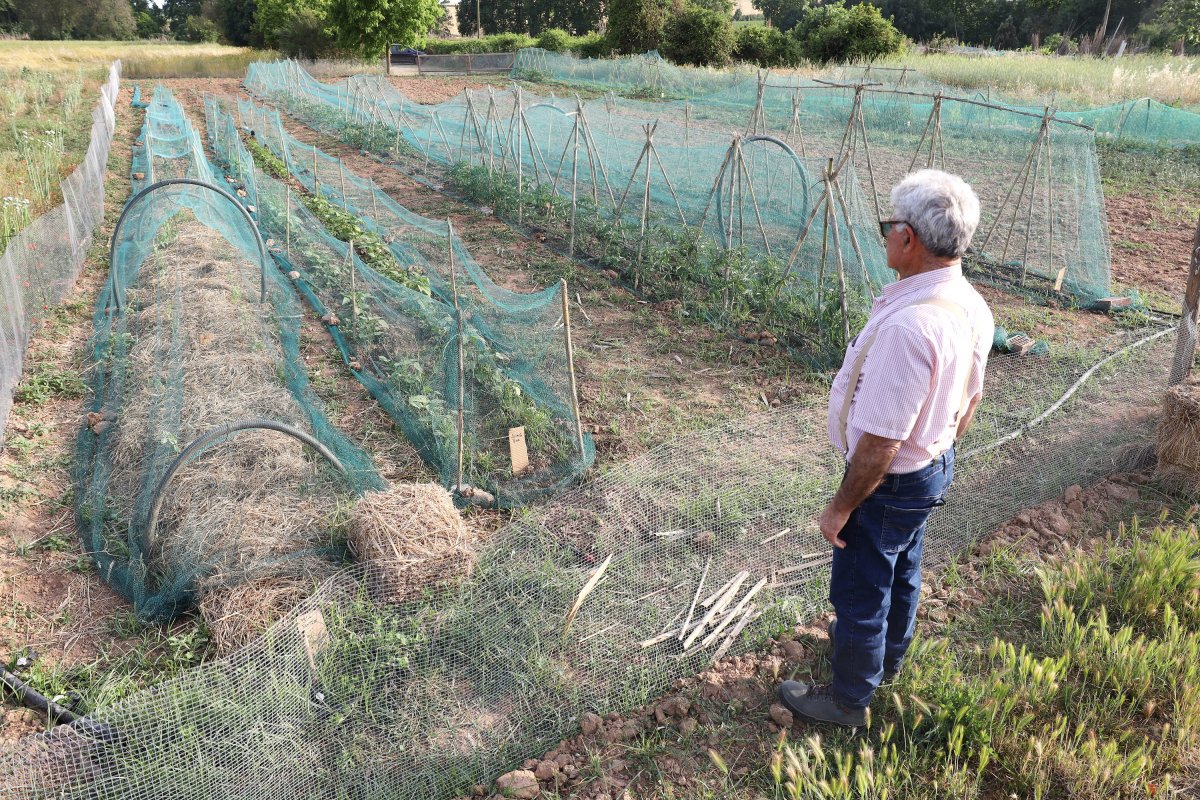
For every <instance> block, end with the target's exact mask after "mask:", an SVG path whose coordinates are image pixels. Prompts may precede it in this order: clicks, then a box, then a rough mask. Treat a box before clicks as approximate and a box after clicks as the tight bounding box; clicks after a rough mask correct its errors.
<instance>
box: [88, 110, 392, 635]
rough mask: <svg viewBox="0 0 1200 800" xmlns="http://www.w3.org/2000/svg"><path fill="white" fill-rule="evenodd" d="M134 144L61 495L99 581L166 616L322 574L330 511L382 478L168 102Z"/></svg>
mask: <svg viewBox="0 0 1200 800" xmlns="http://www.w3.org/2000/svg"><path fill="white" fill-rule="evenodd" d="M139 142H140V144H139V145H138V148H137V149H138V153H136V154H135V157H134V170H135V175H134V178H135V180H134V185H135V187H141V188H139V189H138V191H137V192H136V193H135V195H134V197H133V199H131V201H130V202H129V204H128V205H127V206H126V208H125V210H124V212H123V214H122V216H121V218H120V220H119V223H118V225H117V227H116V229H115V231H114V237H113V244H112V251H111V271H110V275H109V281H108V284H107V285H106V286H105V288H104V289H103V291H102V292H101V294H100V297H99V299H98V301H97V306H96V312H95V316H94V323H95V332H94V334H93V337H92V340H91V343H90V355H91V362H92V366H91V371H90V374H91V376H92V391H93V398H92V401H91V403H90V405H89V407H88V414H87V426H86V427H85V428H83V429H82V430H81V432H80V434H79V439H78V446H77V449H76V454H75V466H74V470H75V482H76V487H77V488H76V495H75V497H76V510H77V514H78V525H79V530H80V533H81V536H82V538H83V544H84V549H85V552H87V553H89V554H90V555H91V556H92V557H93V558H94V560H95V564H96V567H97V569H98V570H99V572H100V575H101V576H102V577H103V578H104V579H105V581H107V582H108V583H109V584H111V585H112V586H113V587H115V588H116V589H118V590H119V591H120V592H121V593H122V594H123V595H125V596H126V597H128V598H129V599H130V600H131V601H132V603H133V604H134V608H135V609H136V611H137V613H138V614H139V616H141V617H143V618H145V619H148V620H168V619H171V618H173V617H174V616H175V615H176V614H178V613H179V612H180V611H182V610H183V609H185V608H187V607H189V606H190V605H192V604H193V603H194V601H195V598H196V595H197V593H202V592H205V591H210V592H211V591H221V590H224V589H227V588H228V587H230V586H234V585H238V584H242V583H245V582H247V581H250V580H257V579H262V578H264V577H267V576H270V575H303V576H307V577H309V578H311V580H312V581H313V582H314V583H315V582H319V581H320V580H321V579H323V578H325V577H328V576H329V575H330V574H332V573H333V572H334V571H335V570H336V569H337V568H338V567H339V566H340V565H341V562H342V561H343V559H344V552H343V550H344V547H343V546H342V545H340V544H339V542H338V537H337V535H336V526H335V521H334V517H335V512H336V510H337V509H338V507H339V505H340V504H343V503H345V502H346V501H347V500H348V499H350V498H353V497H354V496H355V495H357V494H359V493H361V492H363V491H366V490H370V489H381V488H383V483H382V480H381V479H380V477H379V476H378V474H377V473H376V471H375V469H374V467H373V465H372V463H371V460H370V458H369V457H368V456H367V455H366V454H365V453H364V452H362V451H361V450H360V449H359V448H358V447H357V446H355V445H354V444H352V443H351V442H350V441H348V440H347V439H346V438H345V437H344V436H342V435H341V434H340V433H338V432H337V431H336V430H335V429H334V427H333V426H332V425H331V424H330V422H329V420H328V418H327V417H326V414H325V412H324V410H323V408H322V406H321V403H320V402H319V401H318V399H317V398H316V396H315V395H314V394H313V392H312V391H311V390H310V388H309V387H308V384H307V377H306V374H305V371H304V367H303V365H302V363H301V361H300V353H299V321H300V319H301V314H302V312H303V307H302V305H301V304H300V302H299V298H298V296H297V295H296V293H295V291H294V289H293V288H292V287H291V286H290V285H289V283H288V282H287V281H286V280H285V279H283V277H282V276H281V275H280V273H279V271H278V269H276V268H275V266H274V264H273V263H272V262H271V261H270V259H269V258H266V251H265V249H264V248H263V247H262V242H261V240H260V238H259V235H258V231H257V229H256V227H255V225H254V223H253V221H252V220H251V218H250V216H249V213H248V212H247V210H246V209H245V208H244V207H243V206H242V204H241V203H240V202H239V200H238V199H237V198H236V197H235V196H234V195H233V194H231V193H230V192H228V191H226V190H225V189H224V188H221V186H222V185H224V181H220V184H221V185H218V182H217V176H216V174H215V173H214V172H213V171H212V170H211V168H210V167H209V166H208V162H207V160H206V159H205V158H204V153H203V151H202V150H197V149H196V148H197V146H198V145H199V139H198V138H196V136H195V133H194V131H193V130H192V129H191V127H190V125H189V124H188V123H187V120H186V119H185V118H184V116H183V114H182V111H181V110H180V108H179V106H178V104H177V103H176V102H175V101H174V99H173V98H172V97H171V96H170V95H169V93H167V92H165V91H159V92H156V93H155V96H154V98H153V99H152V101H151V102H150V104H149V108H148V109H147V112H146V124H145V126H144V128H143V130H142V134H141V138H140V139H139ZM152 177H153V178H156V179H158V180H157V181H155V182H153V183H151V182H150V181H151V178H152ZM236 423H242V424H243V427H235V428H232V429H230V428H227V427H226V426H231V425H234V424H236ZM247 423H252V424H247ZM281 431H283V432H281ZM206 436H207V437H209V438H207V439H206V438H203V437H206ZM298 439H299V440H300V441H298ZM197 440H200V443H199V444H198V445H196V446H194V447H192V448H189V445H192V443H194V442H196V441H197ZM304 445H308V447H305V446H304Z"/></svg>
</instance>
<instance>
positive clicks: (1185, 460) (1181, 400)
mask: <svg viewBox="0 0 1200 800" xmlns="http://www.w3.org/2000/svg"><path fill="white" fill-rule="evenodd" d="M1155 477H1157V478H1158V479H1159V480H1161V481H1162V482H1163V483H1165V484H1166V485H1168V486H1169V487H1171V488H1172V489H1174V490H1175V491H1179V492H1183V493H1186V494H1189V495H1192V496H1195V495H1200V381H1197V380H1196V379H1192V380H1189V381H1188V382H1187V383H1181V384H1179V385H1178V386H1172V387H1171V388H1170V389H1168V390H1167V392H1166V394H1165V395H1163V413H1162V420H1161V421H1160V422H1159V424H1158V467H1157V468H1156V469H1155Z"/></svg>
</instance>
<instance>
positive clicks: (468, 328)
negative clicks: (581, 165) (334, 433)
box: [206, 98, 595, 506]
mask: <svg viewBox="0 0 1200 800" xmlns="http://www.w3.org/2000/svg"><path fill="white" fill-rule="evenodd" d="M242 110H243V112H244V113H245V114H246V115H247V118H246V122H247V123H248V124H251V123H253V124H254V125H255V127H254V128H253V130H254V131H255V135H256V136H257V137H259V139H260V140H261V141H263V142H265V143H266V144H267V145H268V146H270V147H271V148H272V149H273V150H274V151H275V152H276V153H277V154H278V156H279V158H281V159H282V160H283V163H284V164H285V165H286V167H287V169H289V170H294V172H291V174H292V175H294V176H295V178H296V180H297V181H299V183H300V186H301V187H302V188H299V189H297V190H293V189H292V188H291V186H290V185H289V184H288V183H286V182H285V181H281V180H279V179H277V178H275V177H273V176H271V175H269V174H267V173H266V172H264V171H263V170H261V169H259V168H258V167H256V166H255V164H254V161H253V158H252V157H251V155H250V153H249V152H248V150H247V149H246V147H245V145H244V144H243V143H242V141H241V138H240V128H239V126H238V125H237V124H236V123H235V122H234V119H233V117H232V116H231V115H230V114H229V113H227V112H225V111H223V110H222V109H221V108H220V106H219V104H218V103H217V102H216V101H215V100H214V99H212V98H210V99H209V101H208V103H207V106H206V111H207V116H208V128H209V135H210V141H211V144H212V147H213V150H214V152H215V153H216V155H217V158H218V159H219V160H220V161H221V162H222V163H223V164H226V165H228V166H229V168H230V171H231V173H232V174H233V175H235V176H237V179H238V180H239V181H241V182H243V183H244V185H245V186H246V187H247V192H248V194H249V197H250V198H252V199H253V200H254V201H255V202H256V203H257V206H256V207H257V209H258V219H259V224H260V225H261V226H262V227H263V229H264V230H265V231H267V234H268V236H270V237H272V239H273V241H275V242H276V243H277V244H276V246H275V247H274V248H273V250H274V253H273V255H274V257H275V259H276V260H277V261H279V262H280V264H281V265H282V266H283V268H284V269H286V270H287V271H288V272H289V274H291V275H292V276H293V277H292V279H293V280H294V281H295V284H296V286H297V287H298V288H299V289H300V291H301V292H302V293H303V294H304V296H305V297H306V299H307V300H308V302H309V304H310V305H312V306H313V307H314V308H315V309H317V311H318V313H319V314H320V315H321V316H322V319H324V320H325V321H326V322H327V323H328V324H329V327H330V331H331V333H332V335H333V338H334V342H335V344H336V345H337V347H338V348H339V350H340V351H341V353H342V355H343V357H344V358H345V360H346V362H347V364H348V365H349V366H350V369H351V371H352V372H353V373H354V374H355V376H356V377H357V378H358V379H359V380H360V381H361V382H362V383H363V384H364V385H365V386H366V387H367V389H368V390H369V391H370V392H371V394H372V396H373V397H374V398H375V399H376V400H377V401H378V402H379V403H380V405H381V406H382V407H383V408H384V410H385V411H387V413H388V414H389V416H390V417H391V418H392V419H393V420H395V422H396V423H397V425H399V426H400V428H401V429H402V430H403V431H404V434H405V437H406V438H407V439H408V440H409V442H411V443H412V444H413V445H414V446H415V447H416V448H417V450H418V451H419V452H420V453H421V455H422V456H423V457H424V459H425V461H426V462H427V463H428V464H429V465H430V466H431V467H432V468H433V469H434V470H436V471H437V472H438V474H439V475H440V476H441V479H442V482H443V483H444V485H446V486H448V487H458V490H459V493H460V494H466V495H469V494H470V492H472V491H474V490H477V489H482V490H484V491H486V492H487V493H488V494H490V495H493V496H494V497H495V499H496V502H498V503H499V504H500V505H504V506H515V505H521V504H524V503H527V502H529V501H531V500H534V499H538V498H544V497H547V496H549V495H551V494H553V493H554V492H556V491H559V490H561V489H562V488H563V487H565V486H567V485H569V484H570V483H572V482H573V481H576V480H577V479H578V478H579V476H580V475H582V474H583V472H584V471H585V470H586V469H587V468H588V466H590V464H591V463H592V461H593V459H594V457H595V448H594V445H593V443H592V437H591V435H590V434H586V433H584V432H583V430H582V428H581V426H580V422H579V416H578V405H577V400H576V394H575V386H574V383H573V381H574V377H573V369H572V363H571V355H570V339H569V336H570V334H569V324H570V323H569V313H570V312H569V309H568V305H567V294H566V292H567V289H566V285H565V283H560V284H558V285H555V286H552V287H551V288H549V289H546V290H543V291H541V292H536V293H531V294H519V293H516V292H511V291H508V290H506V289H504V288H502V287H500V286H498V285H497V284H496V283H495V282H493V281H492V280H491V279H490V278H489V277H488V275H487V274H486V273H485V272H484V271H483V269H482V268H481V267H480V266H479V265H478V264H477V263H476V262H475V260H474V259H473V258H472V257H471V255H470V253H469V252H468V251H467V249H466V247H465V246H464V245H463V243H462V241H461V240H460V239H459V238H458V236H457V235H456V234H454V232H453V230H452V226H451V225H450V224H449V222H448V221H447V220H430V219H426V218H424V217H421V216H419V215H416V214H413V213H412V212H410V211H408V210H407V209H405V208H404V207H403V206H401V205H399V204H398V203H397V202H396V201H395V200H393V199H392V198H391V197H389V196H388V195H386V194H385V193H383V192H382V191H380V190H379V189H378V188H377V187H375V186H374V185H373V184H372V183H371V182H370V181H368V180H365V179H363V178H360V177H358V176H356V175H354V174H352V173H350V172H349V171H348V170H346V169H345V168H344V166H343V165H342V164H341V163H340V162H339V161H337V160H336V159H333V158H330V157H329V156H327V155H326V154H324V153H322V152H320V151H319V150H318V149H317V148H315V147H311V146H306V145H301V144H300V143H298V142H296V141H295V140H293V139H291V138H290V137H287V136H286V135H285V134H284V133H283V131H282V127H281V125H280V124H279V120H278V118H277V117H272V116H270V115H266V114H265V112H261V110H256V109H254V108H253V107H251V106H243V109H242ZM314 203H318V204H319V203H325V204H332V206H333V207H334V208H336V209H340V210H341V211H342V212H344V213H347V214H350V215H352V217H353V219H355V220H356V221H355V223H354V227H353V228H352V229H351V230H350V231H349V232H348V233H344V234H343V235H345V236H347V239H348V240H347V241H342V240H340V239H337V238H334V237H333V236H332V235H330V233H329V232H328V231H327V229H326V227H325V226H324V225H323V224H322V222H321V221H320V220H319V219H318V218H317V217H316V215H315V214H314V213H313V211H311V210H310V206H311V205H312V204H314ZM356 235H357V236H358V237H359V240H358V243H357V244H358V247H352V244H354V241H353V240H354V237H355V236H356ZM368 237H371V238H372V239H373V242H374V244H373V245H369V240H368ZM367 246H374V247H375V248H378V249H377V250H376V251H374V253H373V254H374V255H375V256H379V255H381V253H380V252H379V249H381V250H382V251H383V253H382V255H383V258H374V259H373V261H372V263H371V264H368V263H366V262H365V261H364V259H363V253H364V251H365V250H366V247H367ZM360 248H361V249H360ZM460 410H461V411H462V413H461V415H460V414H459V411H460ZM514 430H519V431H520V432H521V435H522V436H523V438H524V442H525V449H526V452H527V454H528V466H527V467H526V468H525V469H519V468H518V467H517V466H516V465H515V464H514V462H513V461H512V458H513V455H512V452H511V450H510V432H512V431H514ZM460 431H461V436H460V435H459V432H460Z"/></svg>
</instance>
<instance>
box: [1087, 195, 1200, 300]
mask: <svg viewBox="0 0 1200 800" xmlns="http://www.w3.org/2000/svg"><path fill="white" fill-rule="evenodd" d="M1105 205H1106V208H1107V210H1108V229H1109V235H1110V237H1111V240H1112V245H1113V248H1112V249H1113V254H1112V277H1113V283H1114V284H1117V285H1119V286H1125V287H1137V288H1138V289H1142V290H1146V289H1150V290H1153V291H1156V292H1160V293H1162V294H1164V295H1166V296H1167V297H1169V298H1172V299H1174V300H1179V299H1181V298H1182V296H1183V287H1184V284H1185V283H1187V273H1188V262H1189V259H1190V257H1191V252H1192V237H1193V235H1194V231H1195V224H1196V219H1195V218H1194V216H1193V214H1192V213H1189V210H1190V209H1195V208H1200V194H1198V195H1194V196H1188V194H1187V193H1183V194H1178V195H1175V194H1172V195H1170V200H1169V201H1168V200H1165V199H1164V197H1163V196H1145V195H1142V194H1125V195H1116V196H1109V197H1108V198H1106V200H1105ZM1172 310H1174V309H1172Z"/></svg>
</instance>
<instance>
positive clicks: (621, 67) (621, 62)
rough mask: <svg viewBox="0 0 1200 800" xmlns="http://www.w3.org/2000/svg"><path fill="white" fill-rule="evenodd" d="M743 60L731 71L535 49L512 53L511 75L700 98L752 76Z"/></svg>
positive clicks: (653, 55)
mask: <svg viewBox="0 0 1200 800" xmlns="http://www.w3.org/2000/svg"><path fill="white" fill-rule="evenodd" d="M757 74H758V70H757V69H756V68H754V67H751V66H749V65H746V64H739V65H737V66H735V67H733V68H731V69H715V68H710V67H681V66H678V65H676V64H673V63H671V62H670V61H667V60H666V59H665V58H663V57H662V56H661V55H659V53H658V51H657V50H651V51H650V52H648V53H643V54H642V55H632V56H621V57H619V58H575V57H574V56H571V55H569V54H567V53H554V52H551V51H549V50H542V49H541V48H538V47H526V48H523V49H521V50H518V51H517V57H516V60H515V61H514V62H513V67H512V72H511V75H512V77H513V78H515V79H516V80H524V81H531V82H534V83H547V82H558V83H565V84H568V85H570V86H584V87H588V88H591V89H600V90H602V91H606V92H608V91H615V92H618V93H619V94H624V95H630V96H641V97H646V98H650V99H655V100H657V99H661V98H666V97H669V98H684V97H702V96H704V95H709V94H712V93H713V92H717V91H720V90H722V89H727V88H729V87H732V86H736V85H737V84H739V83H742V82H744V81H746V80H748V79H749V80H753V79H754V77H755V76H756V75H757Z"/></svg>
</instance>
